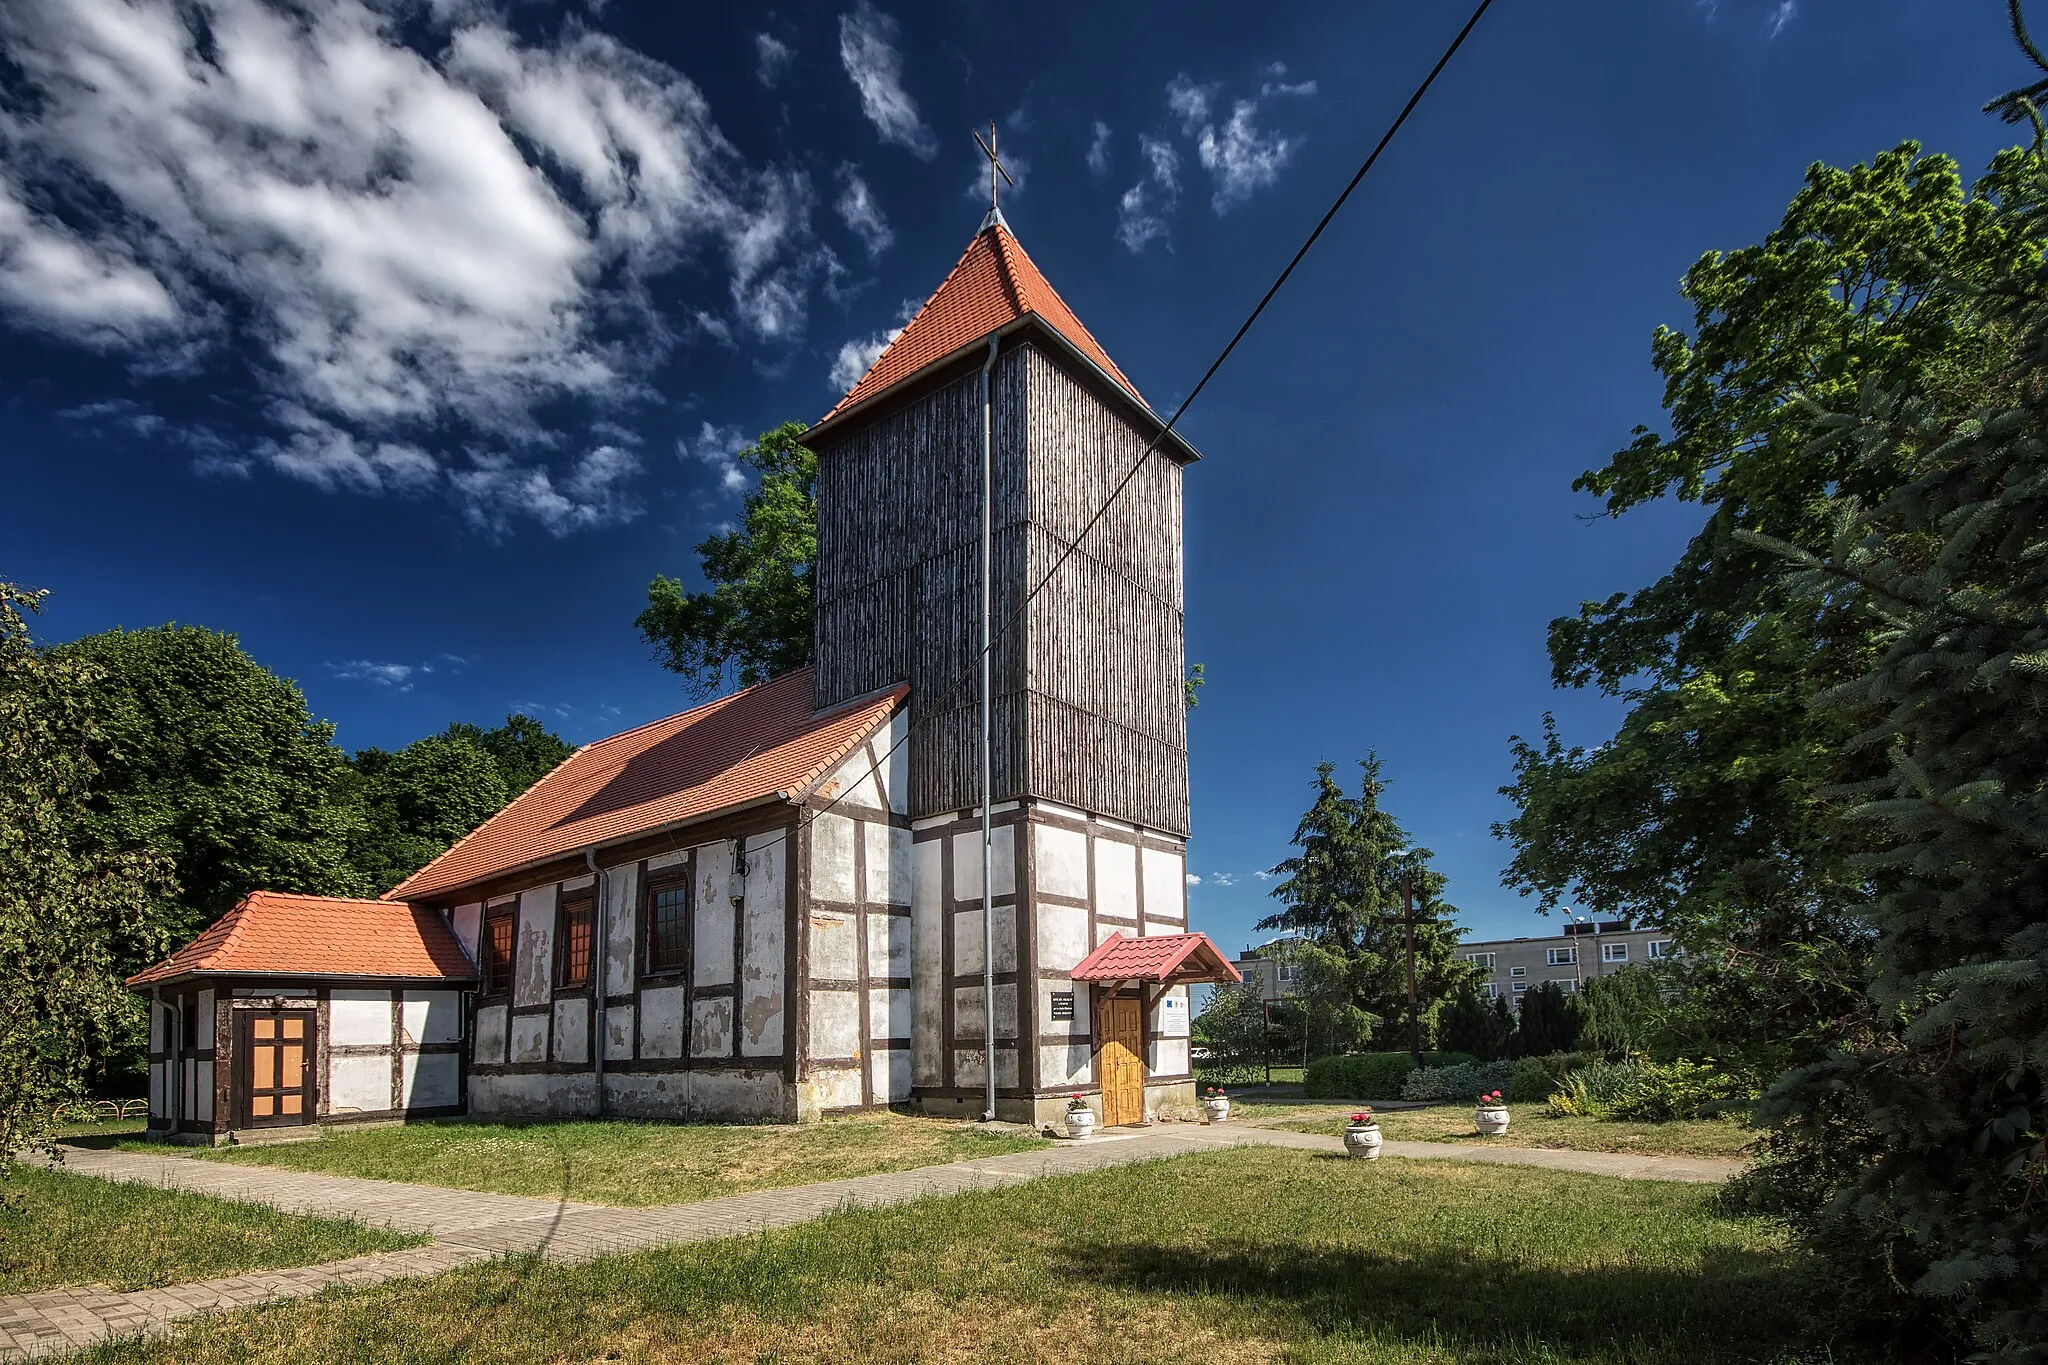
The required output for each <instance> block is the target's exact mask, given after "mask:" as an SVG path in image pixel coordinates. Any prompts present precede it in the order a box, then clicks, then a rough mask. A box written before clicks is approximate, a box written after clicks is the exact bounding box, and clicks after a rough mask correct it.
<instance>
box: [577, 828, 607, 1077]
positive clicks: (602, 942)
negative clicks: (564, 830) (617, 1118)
mask: <svg viewBox="0 0 2048 1365" xmlns="http://www.w3.org/2000/svg"><path fill="white" fill-rule="evenodd" d="M583 861H584V862H585V863H587V864H589V866H590V872H591V875H592V876H594V877H596V878H597V926H596V928H597V932H596V933H595V934H594V935H592V937H593V938H595V939H596V940H597V942H596V945H595V949H594V951H593V952H592V954H591V956H592V958H593V959H594V960H593V961H592V962H591V964H590V980H591V986H592V996H593V1004H592V1006H591V1020H590V1023H591V1029H590V1060H591V1072H592V1075H593V1077H594V1078H595V1079H596V1081H597V1117H599V1118H603V1117H604V1052H605V1042H606V1033H607V1032H608V1031H609V1029H610V1023H609V1020H610V1019H611V1011H610V1010H608V1009H606V1008H605V999H606V997H607V996H608V995H609V994H610V987H609V986H608V985H607V984H606V982H605V977H606V976H607V975H608V974H609V972H610V963H609V961H608V960H607V957H606V952H605V950H606V948H607V947H608V946H609V940H610V938H611V932H610V931H611V907H610V906H609V904H608V903H607V902H608V901H609V900H610V898H611V884H612V883H611V874H610V873H608V872H606V871H605V870H604V869H603V868H601V867H599V866H598V865H597V850H596V849H594V848H586V849H584V850H583Z"/></svg>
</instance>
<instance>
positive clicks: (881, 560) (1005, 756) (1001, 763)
mask: <svg viewBox="0 0 2048 1365" xmlns="http://www.w3.org/2000/svg"><path fill="white" fill-rule="evenodd" d="M994 404H995V428H994V438H995V439H994V465H995V488H994V492H995V498H994V526H995V544H994V555H995V572H994V578H993V586H994V611H995V620H996V622H997V624H998V627H999V628H1000V627H1001V626H1002V625H1003V624H1004V623H1006V622H1010V621H1011V620H1012V618H1013V615H1014V613H1015V611H1016V608H1017V604H1018V603H1019V602H1021V601H1022V600H1023V595H1024V593H1025V592H1026V591H1027V590H1028V589H1027V585H1028V586H1029V587H1035V586H1037V584H1038V583H1039V582H1040V581H1041V580H1043V579H1044V578H1045V576H1046V574H1047V572H1048V571H1049V570H1051V568H1052V566H1053V564H1054V563H1055V562H1057V561H1058V559H1059V557H1060V555H1061V554H1062V553H1064V552H1065V551H1066V549H1067V548H1068V547H1069V546H1071V545H1072V544H1073V543H1074V541H1075V539H1076V537H1077V536H1078V535H1079V533H1080V531H1081V528H1082V527H1083V526H1085V525H1086V524H1087V522H1088V520H1089V518H1090V517H1092V516H1093V515H1094V513H1095V511H1096V509H1098V508H1099V507H1101V506H1102V505H1103V504H1104V502H1105V501H1106V500H1107V499H1108V497H1109V494H1110V491H1111V490H1112V489H1113V488H1114V487H1115V486H1116V484H1117V483H1118V481H1119V480H1121V479H1122V478H1123V476H1124V474H1125V473H1126V472H1127V471H1128V470H1129V469H1130V467H1131V466H1132V465H1133V464H1135V463H1136V462H1137V460H1138V457H1139V455H1140V454H1141V452H1143V450H1144V448H1145V442H1146V439H1147V438H1146V437H1145V435H1144V434H1143V433H1142V432H1141V431H1140V430H1139V428H1138V427H1137V426H1136V425H1135V424H1134V423H1132V422H1131V421H1130V420H1129V419H1128V418H1127V417H1125V416H1124V415H1123V412H1122V409H1121V407H1120V406H1119V405H1117V404H1116V403H1114V402H1112V401H1110V400H1108V399H1105V398H1104V397H1103V396H1102V395H1101V393H1100V392H1099V390H1098V388H1097V387H1095V385H1094V382H1092V381H1088V380H1084V379H1083V378H1081V377H1079V376H1078V375H1077V374H1076V373H1075V372H1074V371H1073V370H1072V369H1071V368H1069V364H1068V362H1066V361H1065V360H1063V359H1059V358H1055V357H1054V356H1053V355H1052V354H1051V353H1050V352H1048V351H1047V350H1045V349H1043V348H1041V347H1040V346H1038V345H1037V344H1035V343H1031V342H1023V343H1013V344H1012V345H1011V346H1010V348H1009V349H1007V350H1005V351H1003V352H1002V354H1001V355H1000V357H999V358H998V360H997V363H996V368H995V374H994ZM981 460H982V403H981V379H980V372H979V367H978V366H977V365H968V366H966V367H965V368H964V369H963V371H962V372H961V373H960V374H959V375H958V376H957V377H953V378H950V379H948V380H946V381H945V382H943V383H941V384H938V385H937V386H936V387H933V388H931V389H929V390H927V391H925V392H923V393H921V394H916V395H914V396H912V397H910V398H908V399H907V400H906V401H903V402H901V403H899V404H897V405H896V406H894V407H893V408H892V409H890V410H889V411H886V412H884V413H882V414H881V415H879V416H877V417H876V418H875V419H874V420H872V421H870V422H867V423H865V424H863V425H862V426H860V427H858V428H856V429H853V430H850V431H848V432H846V433H845V434H843V435H834V436H831V437H829V438H828V439H827V441H826V442H825V443H824V444H823V445H822V447H821V449H820V453H819V471H818V484H817V493H818V564H817V569H816V583H817V602H818V610H817V638H816V656H817V675H816V679H817V680H816V689H817V692H816V700H817V704H818V705H820V706H825V705H830V704H833V703H836V702H840V701H844V700H847V699H848V698H851V697H855V696H859V695H862V694H864V693H867V692H872V691H874V690H876V689H878V688H881V687H886V686H890V685H892V684H895V683H898V682H903V681H908V682H909V683H910V687H911V696H912V698H913V701H914V703H915V705H916V706H917V708H918V714H919V722H918V732H917V735H916V737H915V739H914V740H913V741H912V743H911V746H910V748H911V759H910V798H911V799H910V813H911V814H912V815H913V816H914V817H918V818H925V817H933V816H938V815H941V814H948V813H954V812H958V811H961V810H965V809H967V808H969V807H975V806H978V805H979V803H980V801H981V797H982V788H981V772H980V713H979V704H980V703H979V690H980V671H979V670H980V662H979V659H980V644H981V599H980V593H981V566H980V536H981ZM1180 479H1181V471H1180V467H1179V465H1177V464H1176V463H1175V462H1174V461H1173V460H1171V459H1169V458H1167V457H1166V456H1164V455H1160V454H1155V455H1154V456H1153V457H1152V458H1151V459H1148V460H1147V461H1146V462H1145V466H1144V468H1143V470H1142V471H1141V472H1140V473H1139V474H1138V476H1137V477H1136V478H1134V479H1133V480H1132V481H1131V483H1130V484H1129V486H1128V487H1126V488H1125V489H1124V491H1123V493H1122V494H1121V496H1119V497H1118V498H1117V500H1116V502H1115V503H1114V504H1111V505H1110V508H1109V511H1108V512H1107V513H1106V514H1105V515H1104V516H1103V517H1102V519H1101V520H1100V521H1099V522H1098V523H1097V524H1096V526H1095V527H1094V529H1093V530H1091V531H1090V532H1089V534H1088V537H1087V539H1086V540H1084V541H1082V542H1081V545H1080V548H1079V549H1078V550H1076V552H1075V553H1074V554H1073V555H1072V556H1071V557H1069V558H1068V559H1067V561H1066V563H1065V564H1064V565H1062V567H1061V568H1060V570H1059V572H1058V573H1057V574H1056V575H1055V576H1054V577H1053V578H1052V580H1051V582H1049V583H1048V584H1047V586H1046V588H1045V590H1044V591H1043V592H1041V593H1040V594H1039V595H1038V596H1037V597H1036V598H1035V599H1034V600H1033V601H1032V604H1031V608H1030V611H1029V612H1028V613H1027V619H1026V620H1025V621H1023V622H1021V623H1018V624H1016V625H1014V626H1013V627H1012V628H1011V629H1010V630H1008V631H1007V632H1006V633H1005V634H1003V635H1002V636H1001V637H1000V638H999V639H998V641H997V647H996V652H995V658H994V689H993V694H994V695H993V708H994V725H993V731H994V734H995V737H996V745H995V752H994V773H993V793H994V798H995V800H997V801H1007V800H1016V799H1020V798H1027V797H1039V798H1043V799H1046V800H1051V801H1056V802H1059V803H1061V804H1065V805H1070V806H1073V807H1075V808H1077V809H1081V810H1087V811H1093V812H1097V813H1099V814H1102V815H1104V816H1107V817H1110V818H1113V819H1120V820H1125V821H1128V822H1131V823H1133V824H1138V825H1142V826H1144V827H1146V828H1149V829H1155V830H1160V831H1165V832H1169V833H1173V834H1176V835H1180V836H1183V837H1184V836H1185V835H1186V833H1187V830H1188V799H1187V745H1186V731H1185V721H1184V715H1183V709H1182V692H1181V677H1182V618H1181V563H1180V561H1181V526H1180V524H1181V506H1180Z"/></svg>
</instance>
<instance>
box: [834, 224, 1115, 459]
mask: <svg viewBox="0 0 2048 1365" xmlns="http://www.w3.org/2000/svg"><path fill="white" fill-rule="evenodd" d="M1027 314H1035V315H1036V316H1037V317H1038V318H1039V320H1040V321H1042V322H1044V323H1045V325H1046V326H1048V327H1050V328H1051V329H1052V330H1053V331H1055V332H1057V333H1059V335H1060V336H1062V337H1064V338H1065V339H1066V341H1067V342H1068V344H1070V345H1071V346H1073V348H1074V349H1075V350H1077V351H1079V352H1080V353H1081V354H1082V355H1084V356H1087V357H1088V359H1090V360H1092V361H1094V362H1095V364H1096V365H1098V366H1100V367H1101V369H1102V372H1103V373H1104V374H1106V375H1108V376H1109V377H1110V378H1111V379H1113V380H1115V381H1116V382H1117V383H1118V384H1120V385H1121V386H1122V387H1123V389H1124V391H1125V392H1126V393H1128V394H1130V396H1131V398H1132V399H1133V401H1135V402H1136V403H1137V404H1138V405H1139V406H1140V407H1146V404H1145V400H1144V399H1143V398H1142V397H1140V396H1139V394H1138V388H1137V385H1135V384H1133V383H1131V381H1130V380H1128V379H1126V378H1124V373H1123V371H1122V370H1119V369H1118V368H1117V367H1116V362H1115V361H1114V360H1111V359H1110V358H1109V353H1108V352H1107V351H1105V350H1103V349H1102V346H1101V344H1100V343H1099V342H1097V341H1096V340H1095V338H1094V336H1092V335H1091V334H1090V333H1089V331H1088V329H1087V328H1086V327H1083V326H1082V325H1081V320H1080V319H1079V318H1077V317H1075V316H1074V313H1073V310H1072V309H1070V308H1068V307H1067V305H1066V301H1065V300H1063V299H1062V298H1060V296H1059V294H1058V293H1057V292H1055V291H1054V289H1053V287H1052V286H1051V285H1050V284H1048V283H1047V282H1046V279H1045V276H1044V275H1042V274H1040V273H1039V271H1038V267H1037V266H1036V265H1034V264H1033V263H1032V260H1031V258H1030V257H1029V256H1027V255H1025V254H1024V248H1023V247H1021V246H1019V245H1018V244H1017V239H1016V238H1015V237H1012V236H1011V235H1010V230H1009V229H1008V228H1007V227H1004V226H1003V225H1002V224H1000V223H997V224H995V225H993V226H991V227H987V228H984V229H982V230H981V231H980V232H978V233H976V234H975V235H974V240H973V241H971V242H969V243H968V244H967V250H966V251H964V252H962V253H961V256H960V262H959V264H958V265H955V266H954V267H953V272H952V273H951V274H950V275H948V276H946V279H945V282H944V283H943V284H941V285H940V286H939V288H938V291H937V292H936V293H934V294H933V295H932V296H931V297H930V298H929V299H927V300H925V305H924V307H922V308H920V309H918V310H917V313H916V315H915V316H913V317H912V318H911V319H910V322H909V324H908V325H907V326H905V327H904V329H903V332H902V335H900V336H898V337H897V338H896V339H895V340H894V341H892V342H890V343H889V345H888V348H887V349H885V350H884V351H883V352H882V354H881V355H880V356H878V357H877V358H876V360H875V363H874V364H873V365H872V366H870V367H869V369H868V372H867V374H866V375H864V376H862V378H861V381H860V382H859V383H858V384H855V385H854V386H853V387H852V388H851V389H849V390H848V391H847V394H846V397H844V398H842V399H840V400H839V402H838V403H837V404H835V405H834V406H833V408H832V411H830V412H828V413H826V414H825V416H824V418H823V419H822V421H823V422H829V421H831V420H832V419H833V418H834V417H837V416H838V415H839V414H840V413H842V412H845V411H847V410H848V409H849V408H853V407H857V406H858V405H860V404H862V403H864V402H866V401H867V400H868V399H870V398H873V397H874V396H875V395H876V394H879V393H881V392H882V391H883V390H884V389H887V388H889V387H891V386H892V385H894V384H897V383H900V382H901V381H903V380H905V379H908V378H909V377H910V376H911V375H913V374H916V373H917V372H918V371H919V370H921V369H923V368H924V367H925V366H927V365H929V364H931V363H932V362H934V361H937V360H943V359H945V358H946V357H947V356H950V355H952V354H953V353H954V352H955V351H959V350H961V349H963V348H965V347H968V346H972V345H974V344H975V343H977V342H980V341H983V340H984V339H985V338H986V337H987V336H988V334H989V333H990V332H993V331H995V330H997V329H998V328H1001V327H1006V326H1008V325H1009V324H1010V323H1013V322H1015V321H1017V320H1018V319H1019V318H1021V317H1024V316H1025V315H1027ZM1150 410H1151V409H1150V408H1149V407H1146V411H1148V412H1149V411H1150ZM821 424H822V422H821Z"/></svg>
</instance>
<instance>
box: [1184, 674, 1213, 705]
mask: <svg viewBox="0 0 2048 1365" xmlns="http://www.w3.org/2000/svg"><path fill="white" fill-rule="evenodd" d="M1208 673H1209V670H1208V669H1206V668H1204V667H1203V666H1202V665H1201V664H1190V665H1189V666H1188V675H1187V676H1186V677H1185V678H1182V679H1181V681H1180V691H1181V701H1182V702H1183V703H1184V704H1185V705H1186V707H1187V709H1188V710H1190V711H1192V710H1194V709H1195V708H1196V707H1197V706H1200V705H1201V704H1202V703H1201V700H1200V699H1199V698H1198V697H1197V696H1196V695H1195V694H1196V693H1198V692H1200V691H1201V690H1202V686H1203V684H1205V683H1207V682H1208V681H1209V678H1208Z"/></svg>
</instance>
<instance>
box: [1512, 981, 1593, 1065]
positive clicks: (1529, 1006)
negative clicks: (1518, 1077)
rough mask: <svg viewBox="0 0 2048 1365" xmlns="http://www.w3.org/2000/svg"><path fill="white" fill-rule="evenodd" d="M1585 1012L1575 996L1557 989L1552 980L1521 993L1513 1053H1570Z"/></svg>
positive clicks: (1538, 1055) (1577, 1037) (1576, 1041)
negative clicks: (1520, 1005)
mask: <svg viewBox="0 0 2048 1365" xmlns="http://www.w3.org/2000/svg"><path fill="white" fill-rule="evenodd" d="M1584 1024H1585V1015H1584V1013H1583V1011H1581V1009H1580V1008H1579V1000H1578V997H1577V996H1576V995H1568V994H1566V993H1565V992H1564V991H1562V990H1560V989H1558V985H1557V983H1556V982H1555V981H1545V982H1543V983H1542V984H1541V985H1539V986H1536V987H1534V988H1533V989H1531V990H1527V991H1524V992H1523V993H1522V1011H1521V1016H1520V1018H1519V1019H1518V1020H1517V1022H1516V1028H1515V1042H1514V1049H1515V1052H1516V1053H1517V1054H1518V1055H1520V1056H1524V1057H1541V1056H1544V1055H1545V1054H1547V1053H1553V1052H1570V1051H1571V1050H1572V1049H1573V1048H1575V1047H1577V1046H1578V1045H1579V1034H1580V1032H1581V1031H1582V1030H1583V1028H1584Z"/></svg>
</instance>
